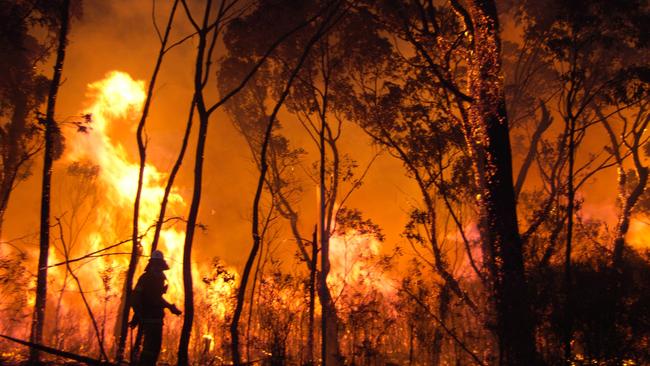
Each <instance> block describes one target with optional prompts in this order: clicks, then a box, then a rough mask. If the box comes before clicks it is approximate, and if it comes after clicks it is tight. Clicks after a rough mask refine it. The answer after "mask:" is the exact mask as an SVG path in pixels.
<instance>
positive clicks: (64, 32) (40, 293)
mask: <svg viewBox="0 0 650 366" xmlns="http://www.w3.org/2000/svg"><path fill="white" fill-rule="evenodd" d="M60 11H61V13H60V17H61V18H60V20H61V28H60V31H59V44H58V47H57V53H56V62H55V64H54V76H53V78H52V83H51V84H50V91H49V95H48V99H47V110H46V113H45V121H44V123H45V154H44V161H43V182H42V192H41V225H40V244H39V250H40V253H39V256H38V275H37V277H36V300H35V302H34V314H33V318H32V329H31V335H30V341H31V342H33V343H38V344H42V343H43V326H44V325H45V305H46V303H47V260H48V255H49V250H50V190H51V181H52V161H53V155H54V138H55V135H57V134H58V133H59V127H58V125H57V123H56V121H55V120H54V110H55V107H56V97H57V94H58V92H59V86H60V84H61V73H62V71H63V61H64V59H65V50H66V46H67V43H68V42H67V39H68V28H69V25H70V24H69V23H70V20H69V11H70V0H63V4H62V5H61V9H60ZM38 362H39V354H38V351H37V350H36V349H34V348H32V349H30V354H29V363H30V364H37V363H38Z"/></svg>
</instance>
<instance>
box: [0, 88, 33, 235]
mask: <svg viewBox="0 0 650 366" xmlns="http://www.w3.org/2000/svg"><path fill="white" fill-rule="evenodd" d="M12 102H13V103H12V104H13V107H14V110H13V113H12V115H11V122H10V126H8V131H7V132H8V133H7V136H6V138H7V141H2V143H3V144H4V145H6V146H7V148H6V151H5V150H4V149H3V157H2V170H3V171H2V182H0V240H1V239H2V226H3V223H4V217H5V212H6V211H7V206H8V205H9V197H10V196H11V192H12V191H13V189H14V184H15V182H16V177H17V176H18V170H19V169H20V159H19V158H18V157H19V155H22V154H24V153H25V152H24V151H22V149H21V148H20V144H21V140H22V136H23V135H24V134H25V127H26V126H25V123H26V122H27V115H28V106H27V96H26V95H25V93H24V92H23V91H21V90H16V92H15V96H14V97H13V98H12Z"/></svg>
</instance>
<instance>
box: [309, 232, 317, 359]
mask: <svg viewBox="0 0 650 366" xmlns="http://www.w3.org/2000/svg"><path fill="white" fill-rule="evenodd" d="M311 248H312V250H311V265H310V267H309V326H308V329H307V331H308V332H309V333H308V334H307V362H306V364H307V365H309V366H313V365H315V362H314V313H315V310H316V275H317V271H316V268H317V266H318V225H316V227H314V234H313V235H312V241H311Z"/></svg>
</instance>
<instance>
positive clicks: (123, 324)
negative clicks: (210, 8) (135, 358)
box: [116, 0, 180, 360]
mask: <svg viewBox="0 0 650 366" xmlns="http://www.w3.org/2000/svg"><path fill="white" fill-rule="evenodd" d="M179 1H180V0H176V1H174V3H173V5H172V9H171V11H170V15H169V19H168V21H167V27H166V28H165V35H164V37H163V39H162V41H161V43H160V51H159V52H158V58H157V59H156V65H155V66H154V70H153V73H152V75H151V80H150V81H149V87H148V89H147V98H146V100H145V102H144V106H143V108H142V115H141V116H140V122H139V123H138V129H137V133H136V140H137V143H138V156H139V158H140V161H139V163H140V165H139V170H138V186H137V189H136V194H135V200H134V202H133V227H132V229H133V230H132V234H131V241H132V243H133V245H132V249H131V258H130V261H129V267H128V269H127V271H126V280H125V281H124V294H123V296H122V303H121V305H120V308H119V309H120V312H121V313H120V314H121V315H120V316H118V321H119V339H118V347H117V355H116V356H117V357H116V358H117V359H118V360H122V359H123V357H124V347H125V344H126V335H127V333H128V329H127V323H128V318H129V312H130V310H131V306H130V298H131V291H132V289H131V287H133V277H134V276H135V269H136V267H137V265H138V258H139V254H140V253H139V252H140V250H141V248H142V246H141V245H140V243H139V240H138V237H139V235H140V232H139V229H138V223H139V219H140V200H141V197H142V185H143V182H144V169H145V167H146V157H147V144H146V141H145V136H144V127H145V124H146V121H147V116H148V115H149V107H150V106H151V98H152V95H153V89H154V86H155V85H156V79H157V78H158V73H159V71H160V67H161V66H162V61H163V57H164V55H165V47H166V46H167V41H168V40H169V34H170V33H171V28H172V23H173V20H174V15H175V14H176V8H177V6H178V2H179ZM165 194H166V195H165V197H164V198H165V200H164V202H163V203H162V205H163V206H166V204H167V201H166V199H167V197H168V195H169V194H168V192H167V190H165ZM161 211H162V212H163V213H164V209H161ZM159 233H160V231H159V228H158V225H156V234H159ZM157 239H158V238H157V237H156V238H155V239H154V244H153V245H152V249H151V251H152V252H153V250H155V244H156V243H157Z"/></svg>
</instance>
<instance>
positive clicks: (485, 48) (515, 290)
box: [468, 0, 537, 365]
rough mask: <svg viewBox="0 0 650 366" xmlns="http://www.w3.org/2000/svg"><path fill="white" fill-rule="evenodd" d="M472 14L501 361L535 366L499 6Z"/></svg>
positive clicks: (474, 120) (484, 2) (477, 124)
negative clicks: (504, 82)
mask: <svg viewBox="0 0 650 366" xmlns="http://www.w3.org/2000/svg"><path fill="white" fill-rule="evenodd" d="M470 12H471V16H472V21H473V22H474V35H473V39H472V43H473V47H474V54H473V55H472V58H471V59H470V60H469V62H470V65H469V66H470V73H469V81H468V82H469V88H470V96H471V98H472V102H471V103H470V109H469V112H470V113H469V116H470V123H471V128H472V132H473V134H472V135H473V136H471V138H474V139H475V143H476V144H477V145H478V149H475V150H474V151H472V153H473V154H474V159H475V168H476V170H477V171H476V174H477V179H478V180H479V182H478V183H479V185H478V186H479V187H480V189H481V193H480V196H479V197H478V203H479V206H480V208H481V213H480V215H481V217H480V221H481V225H482V226H483V228H482V230H481V231H482V235H484V236H485V237H484V238H483V240H484V241H485V243H486V247H487V248H486V249H487V253H486V254H487V259H488V261H489V262H490V263H488V264H489V266H490V267H492V271H491V285H492V286H491V287H492V291H493V295H494V297H495V299H494V300H495V311H496V314H495V315H496V333H497V337H498V340H499V360H500V361H499V364H500V365H534V364H536V362H537V358H536V350H535V339H534V336H533V325H532V317H531V312H530V309H529V305H528V302H527V300H526V299H527V298H528V297H527V286H526V279H525V272H524V260H523V249H522V241H521V237H520V235H519V228H518V223H517V207H516V202H515V192H514V184H513V179H512V156H511V150H510V137H509V129H508V118H507V115H506V103H505V96H504V91H503V78H502V74H501V45H500V39H499V23H498V19H497V12H496V5H495V3H494V1H492V0H474V1H472V2H471V4H470ZM480 168H482V169H480Z"/></svg>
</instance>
